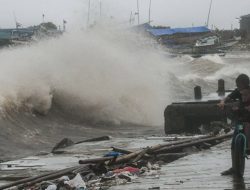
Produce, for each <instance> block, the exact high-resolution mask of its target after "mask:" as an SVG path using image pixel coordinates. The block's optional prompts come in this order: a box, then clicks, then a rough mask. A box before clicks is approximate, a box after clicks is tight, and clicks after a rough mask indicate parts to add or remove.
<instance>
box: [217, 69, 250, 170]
mask: <svg viewBox="0 0 250 190" xmlns="http://www.w3.org/2000/svg"><path fill="white" fill-rule="evenodd" d="M236 86H237V88H236V89H235V90H234V91H233V92H231V93H230V94H229V95H228V96H227V97H226V98H225V99H223V100H221V102H220V103H219V104H218V106H219V107H220V108H221V109H224V106H225V103H227V102H229V101H232V100H233V101H235V100H238V101H239V104H238V105H237V106H235V107H233V108H232V110H233V112H234V115H235V117H237V120H238V121H240V122H242V123H246V127H247V126H250V125H249V122H250V117H249V116H250V86H249V77H248V76H247V75H246V74H240V75H239V76H238V77H237V79H236ZM236 135H237V131H234V135H233V139H232V144H233V142H234V139H235V136H236ZM233 151H234V150H233V146H231V158H232V163H233V156H232V152H233ZM232 174H234V169H233V164H232V167H231V168H229V169H228V170H226V171H224V172H222V173H221V175H232Z"/></svg>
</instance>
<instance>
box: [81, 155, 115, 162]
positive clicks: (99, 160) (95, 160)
mask: <svg viewBox="0 0 250 190" xmlns="http://www.w3.org/2000/svg"><path fill="white" fill-rule="evenodd" d="M113 159H114V157H113V156H112V157H111V156H109V157H101V158H92V159H86V160H79V164H90V163H103V162H106V161H110V160H113Z"/></svg>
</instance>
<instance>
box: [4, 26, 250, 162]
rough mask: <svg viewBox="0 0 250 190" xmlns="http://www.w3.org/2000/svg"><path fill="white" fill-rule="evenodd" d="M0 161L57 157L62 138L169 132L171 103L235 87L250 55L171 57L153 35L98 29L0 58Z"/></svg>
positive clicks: (8, 50) (247, 69) (6, 51)
mask: <svg viewBox="0 0 250 190" xmlns="http://www.w3.org/2000/svg"><path fill="white" fill-rule="evenodd" d="M0 60H1V61H0V131H1V132H0V142H1V146H0V158H6V157H7V158H8V157H16V156H17V157H18V156H20V155H25V154H30V153H31V152H34V151H37V150H38V149H50V148H51V147H52V146H53V143H55V142H57V141H58V140H59V139H60V138H63V137H71V138H76V137H85V136H101V135H102V134H106V133H111V134H112V132H113V131H114V130H126V129H128V130H131V129H136V127H137V126H140V127H142V126H145V127H146V126H147V127H149V128H150V127H151V128H152V130H154V129H156V128H157V129H161V128H162V129H163V124H164V123H163V122H164V118H163V112H164V109H165V107H166V106H167V105H168V104H171V102H174V101H180V100H190V99H192V98H193V88H194V87H195V86H196V85H200V86H201V87H202V89H203V94H204V95H208V94H209V93H210V92H215V91H216V89H217V80H218V79H221V78H223V79H224V80H225V81H226V88H227V89H231V88H234V87H235V82H234V80H235V78H236V77H237V75H238V74H240V73H246V74H248V75H250V64H249V62H250V55H249V52H230V53H228V54H226V56H225V57H220V56H218V55H207V56H204V57H201V58H197V59H194V58H192V57H190V56H187V55H185V56H179V57H173V56H171V55H170V54H169V53H168V52H167V51H166V50H165V49H164V48H163V47H161V46H160V45H158V44H157V43H156V42H155V41H154V40H152V39H150V38H149V37H147V36H146V35H142V34H138V33H135V32H133V31H131V30H129V29H125V30H124V28H123V29H119V28H115V29H114V28H112V29H111V27H108V28H107V27H103V26H96V27H95V28H92V29H89V30H76V31H72V32H69V33H65V34H64V35H63V36H61V37H59V38H55V39H50V40H44V41H40V42H37V43H33V44H30V45H28V46H21V47H20V46H19V47H8V48H4V49H1V51H0Z"/></svg>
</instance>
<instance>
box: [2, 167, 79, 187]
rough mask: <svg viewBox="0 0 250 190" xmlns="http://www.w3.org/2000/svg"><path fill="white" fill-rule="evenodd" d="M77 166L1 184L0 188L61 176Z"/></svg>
mask: <svg viewBox="0 0 250 190" xmlns="http://www.w3.org/2000/svg"><path fill="white" fill-rule="evenodd" d="M77 168H79V166H75V167H71V168H67V169H63V170H60V171H54V172H49V173H46V174H42V175H39V176H35V177H29V178H26V179H22V180H18V181H15V182H12V183H9V184H6V185H2V186H0V190H2V189H6V188H10V187H14V186H18V187H19V185H20V187H22V186H23V185H24V184H26V185H29V184H30V183H32V182H34V181H37V180H38V181H39V179H42V181H43V180H48V179H51V178H50V176H57V177H58V176H59V177H61V176H63V175H65V174H67V173H70V172H71V171H73V170H75V169H77ZM35 183H37V182H35ZM32 184H34V183H32ZM23 187H24V186H23Z"/></svg>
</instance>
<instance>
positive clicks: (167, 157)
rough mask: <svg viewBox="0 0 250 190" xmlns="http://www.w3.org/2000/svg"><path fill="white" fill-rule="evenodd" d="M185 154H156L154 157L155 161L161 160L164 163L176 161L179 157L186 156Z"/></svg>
mask: <svg viewBox="0 0 250 190" xmlns="http://www.w3.org/2000/svg"><path fill="white" fill-rule="evenodd" d="M187 155H188V154H187V153H167V154H158V155H156V159H157V160H162V161H164V162H171V161H174V160H177V159H179V158H181V157H184V156H187Z"/></svg>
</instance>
